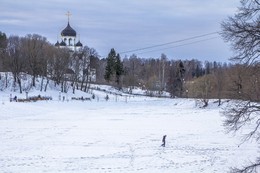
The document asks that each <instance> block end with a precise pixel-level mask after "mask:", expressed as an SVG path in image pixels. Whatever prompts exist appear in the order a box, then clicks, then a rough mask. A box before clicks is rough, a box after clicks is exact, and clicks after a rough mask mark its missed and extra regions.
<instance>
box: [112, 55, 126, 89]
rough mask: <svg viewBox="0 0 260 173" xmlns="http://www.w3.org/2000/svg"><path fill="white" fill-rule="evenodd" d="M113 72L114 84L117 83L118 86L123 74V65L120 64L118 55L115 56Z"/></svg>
mask: <svg viewBox="0 0 260 173" xmlns="http://www.w3.org/2000/svg"><path fill="white" fill-rule="evenodd" d="M114 70H115V74H116V81H115V82H116V83H117V85H119V83H120V77H121V76H122V74H123V73H124V70H123V63H122V62H121V59H120V55H119V54H117V56H116V61H115V69H114Z"/></svg>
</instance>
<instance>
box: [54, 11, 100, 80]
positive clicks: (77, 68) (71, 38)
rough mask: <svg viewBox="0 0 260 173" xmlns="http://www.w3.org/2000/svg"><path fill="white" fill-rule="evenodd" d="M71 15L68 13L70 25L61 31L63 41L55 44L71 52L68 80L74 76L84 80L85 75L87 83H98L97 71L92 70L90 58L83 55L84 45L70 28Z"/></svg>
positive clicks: (67, 71)
mask: <svg viewBox="0 0 260 173" xmlns="http://www.w3.org/2000/svg"><path fill="white" fill-rule="evenodd" d="M70 15H71V14H70V13H69V12H68V13H67V16H68V24H67V26H66V28H65V29H63V30H62V31H61V41H60V42H59V41H58V40H57V42H56V43H55V46H56V47H58V48H68V49H70V51H71V57H72V58H71V59H72V62H70V66H69V68H68V69H67V70H66V74H65V75H66V78H67V79H71V78H72V76H75V74H78V76H79V80H82V77H83V75H87V79H88V81H87V82H96V69H93V68H90V58H89V57H87V56H86V55H85V54H82V50H83V44H82V43H81V42H80V40H79V39H77V32H76V31H75V30H74V29H73V28H72V27H71V26H70V23H69V17H70Z"/></svg>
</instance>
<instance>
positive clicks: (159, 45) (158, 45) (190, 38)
mask: <svg viewBox="0 0 260 173" xmlns="http://www.w3.org/2000/svg"><path fill="white" fill-rule="evenodd" d="M218 33H219V32H218V31H216V32H211V33H207V34H203V35H197V36H194V37H189V38H185V39H181V40H176V41H171V42H168V43H163V44H157V45H153V46H148V47H143V48H139V49H133V50H128V51H122V52H120V53H119V54H123V53H131V52H138V51H141V50H146V49H151V48H155V47H162V46H165V45H169V44H174V43H180V42H184V41H188V40H194V39H197V38H201V37H206V36H209V35H215V34H218ZM177 47H178V46H177Z"/></svg>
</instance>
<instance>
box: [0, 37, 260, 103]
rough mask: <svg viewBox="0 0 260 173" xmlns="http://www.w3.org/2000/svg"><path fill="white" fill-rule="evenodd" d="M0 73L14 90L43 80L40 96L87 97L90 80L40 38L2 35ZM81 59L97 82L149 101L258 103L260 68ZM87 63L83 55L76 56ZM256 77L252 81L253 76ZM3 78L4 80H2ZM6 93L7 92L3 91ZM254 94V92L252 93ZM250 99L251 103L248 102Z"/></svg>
mask: <svg viewBox="0 0 260 173" xmlns="http://www.w3.org/2000/svg"><path fill="white" fill-rule="evenodd" d="M0 45H1V54H0V57H1V59H0V71H1V72H11V73H12V75H13V78H14V84H13V86H19V90H20V92H23V91H24V88H22V80H21V78H22V76H23V75H24V74H30V76H32V79H31V87H33V86H35V79H36V78H38V77H40V78H41V79H42V82H41V83H42V86H41V90H46V88H47V87H46V85H48V82H49V80H53V81H55V83H56V84H57V85H61V91H62V92H66V88H67V87H68V85H72V86H73V88H74V89H80V90H83V91H87V86H88V85H87V83H88V82H87V81H89V80H88V79H87V76H88V75H87V74H86V75H85V76H83V78H81V79H79V74H78V73H77V72H75V73H72V74H73V75H70V77H69V78H68V76H66V74H67V73H70V70H69V68H68V67H69V66H71V64H72V62H76V63H73V65H74V66H75V67H74V68H75V69H80V68H82V67H81V66H82V65H80V63H77V59H76V58H75V55H71V51H70V50H68V49H64V48H62V49H61V48H57V47H55V46H54V45H52V44H50V43H49V42H48V41H47V40H46V38H45V37H43V36H40V35H36V34H34V35H27V36H25V37H19V36H10V37H8V38H7V37H6V35H5V34H4V33H1V39H0ZM82 54H85V55H86V57H88V59H86V60H84V62H85V63H86V62H87V61H90V63H89V67H88V68H94V69H96V82H95V83H98V84H109V85H113V86H115V87H117V88H119V89H121V88H128V92H131V88H133V87H139V88H142V89H144V90H146V91H147V95H150V96H162V93H163V91H167V92H169V93H170V95H171V97H189V98H200V99H201V100H202V101H203V102H204V104H205V106H207V104H208V100H209V99H211V98H215V99H218V100H219V105H220V104H221V100H222V99H247V98H251V99H252V100H255V101H259V97H260V96H259V94H260V93H259V92H260V88H259V87H260V86H259V85H258V84H257V81H259V79H260V73H258V72H257V70H259V64H257V63H254V64H251V65H250V66H248V65H245V64H235V63H220V62H208V61H206V62H201V61H198V60H196V59H192V60H180V59H176V58H174V57H167V55H165V54H163V53H162V54H161V58H149V59H145V58H142V57H138V56H137V55H135V54H133V55H131V56H130V57H124V58H121V57H120V55H119V54H118V53H116V50H114V49H111V51H110V52H109V53H108V55H107V57H106V58H100V57H99V55H98V53H97V52H96V50H95V49H93V48H89V47H87V46H85V47H84V48H83V51H82ZM77 56H78V57H82V55H77ZM252 73H253V75H252ZM2 78H3V76H2ZM1 87H2V88H1V89H2V90H3V89H4V86H1ZM252 91H254V92H252ZM245 96H247V98H246V97H245Z"/></svg>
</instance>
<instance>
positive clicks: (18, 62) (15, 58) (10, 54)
mask: <svg viewBox="0 0 260 173" xmlns="http://www.w3.org/2000/svg"><path fill="white" fill-rule="evenodd" d="M21 40H22V39H21V38H20V37H18V36H10V37H9V38H8V44H7V55H6V58H5V61H4V62H5V64H6V66H7V69H8V70H10V71H11V72H12V74H13V78H14V86H15V85H16V83H18V85H19V90H20V93H22V84H21V73H22V72H23V71H24V68H25V58H24V56H23V55H24V52H23V51H22V41H21Z"/></svg>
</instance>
